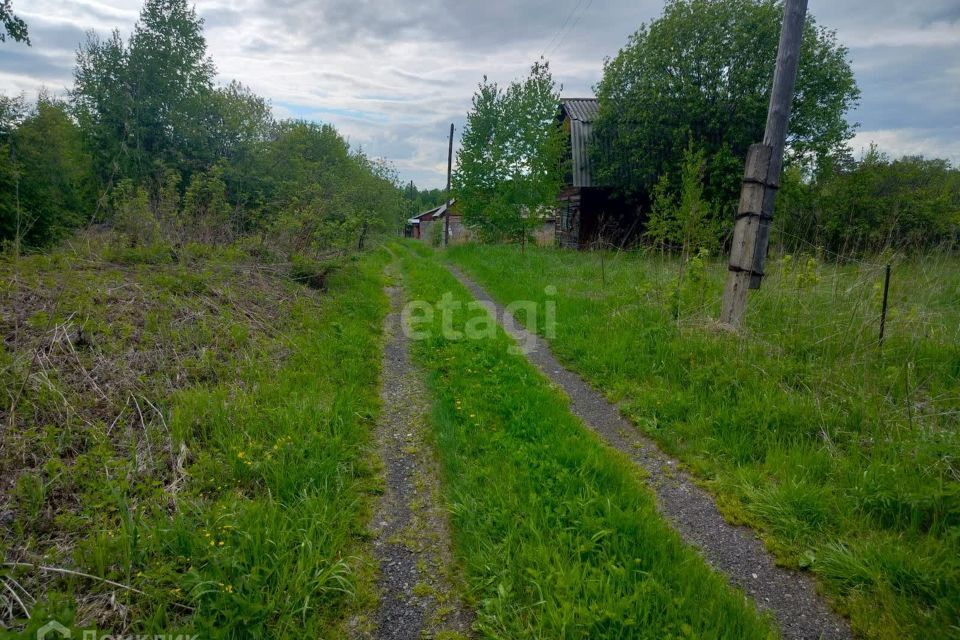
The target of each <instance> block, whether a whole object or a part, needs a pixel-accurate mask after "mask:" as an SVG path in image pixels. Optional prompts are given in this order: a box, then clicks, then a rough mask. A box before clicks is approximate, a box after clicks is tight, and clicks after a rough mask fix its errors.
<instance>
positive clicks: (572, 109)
mask: <svg viewBox="0 0 960 640" xmlns="http://www.w3.org/2000/svg"><path fill="white" fill-rule="evenodd" d="M560 108H561V109H562V110H563V115H564V116H565V117H566V118H567V119H568V120H569V121H570V148H571V151H572V155H573V157H572V161H573V165H572V167H571V170H572V173H573V186H575V187H592V186H593V172H592V167H591V166H590V142H591V141H592V140H593V122H594V120H596V118H597V115H598V114H599V113H600V101H599V100H597V99H596V98H564V99H561V100H560Z"/></svg>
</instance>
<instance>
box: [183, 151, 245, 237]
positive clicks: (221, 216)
mask: <svg viewBox="0 0 960 640" xmlns="http://www.w3.org/2000/svg"><path fill="white" fill-rule="evenodd" d="M230 212H231V207H230V203H229V202H227V185H226V184H225V183H224V181H223V169H222V168H220V167H218V166H214V167H213V168H211V169H209V170H207V171H198V172H197V173H195V174H193V178H191V180H190V186H188V187H187V191H186V193H184V195H183V217H184V218H185V219H186V220H187V221H189V224H190V225H192V226H193V230H192V232H191V233H190V234H189V235H190V237H191V238H195V239H196V240H198V241H199V242H213V241H215V240H220V241H224V240H229V239H232V237H233V229H232V225H231V221H230Z"/></svg>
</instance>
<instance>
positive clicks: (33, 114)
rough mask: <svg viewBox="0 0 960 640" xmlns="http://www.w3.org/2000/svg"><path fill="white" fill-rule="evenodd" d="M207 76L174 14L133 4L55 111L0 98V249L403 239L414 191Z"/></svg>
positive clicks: (168, 6)
mask: <svg viewBox="0 0 960 640" xmlns="http://www.w3.org/2000/svg"><path fill="white" fill-rule="evenodd" d="M4 11H5V13H4V20H5V23H6V22H7V21H8V20H9V21H10V22H9V24H8V26H7V27H6V28H7V29H8V32H9V33H10V34H11V35H12V36H13V37H14V38H15V39H19V40H23V39H25V38H26V25H25V24H23V23H22V21H18V22H13V21H14V20H19V19H16V18H15V17H14V16H13V14H12V12H11V11H10V7H9V2H8V1H7V3H6V4H5V5H4ZM10 25H13V26H12V29H13V30H12V31H10V29H11V26H10ZM17 36H22V37H20V38H18V37H17ZM215 73H216V70H215V67H214V64H213V61H212V60H211V59H210V57H209V56H208V54H207V45H206V40H205V38H204V34H203V19H202V18H200V17H199V16H198V15H197V14H196V12H195V10H194V9H192V8H191V7H189V6H188V4H187V2H186V0H147V1H146V3H145V4H144V6H143V8H142V11H141V13H140V18H139V21H138V22H137V24H136V26H135V27H134V29H133V32H132V34H131V35H130V37H129V38H128V39H127V40H126V41H125V40H124V39H123V38H122V37H121V35H120V33H119V32H118V31H114V32H113V33H112V34H111V35H110V36H108V37H106V38H101V37H98V36H97V35H95V34H93V33H91V34H89V35H88V37H87V40H86V41H85V42H84V43H82V44H81V45H80V47H79V50H78V53H77V59H76V67H75V70H74V83H73V87H72V89H71V90H70V91H69V94H68V96H67V97H66V98H65V99H61V98H57V97H54V96H51V95H49V94H47V93H41V94H40V95H39V97H38V99H37V100H36V102H35V103H34V104H27V102H26V100H25V99H24V97H22V96H20V97H4V96H0V158H2V165H0V241H2V242H3V243H5V244H6V245H16V246H17V247H18V248H19V247H30V246H39V245H43V244H46V243H49V242H52V241H55V240H57V239H58V238H61V237H63V236H64V235H65V234H68V233H70V232H71V230H72V229H74V228H76V227H77V226H79V225H83V224H88V223H90V222H106V223H110V224H112V225H113V226H115V227H116V228H117V229H118V230H119V231H120V232H121V233H122V234H123V235H124V236H125V237H126V239H127V240H128V241H129V242H130V243H131V244H137V243H152V242H171V243H183V242H188V241H205V242H221V241H228V240H232V239H235V238H238V237H241V236H244V235H249V234H262V235H263V236H264V237H268V238H270V239H271V240H272V241H275V242H277V243H279V244H280V245H282V246H283V247H284V248H286V249H289V250H292V251H306V250H325V249H328V248H331V247H334V248H335V247H345V246H355V245H359V244H362V243H363V240H364V238H365V237H367V236H368V235H369V234H373V233H377V232H383V231H388V230H389V231H394V230H396V229H398V228H400V227H401V225H402V221H403V218H404V217H405V214H406V212H407V209H408V208H409V206H410V203H409V202H408V200H409V198H410V197H414V198H416V197H420V193H419V192H418V191H416V192H415V193H413V194H412V196H411V194H410V193H409V190H402V189H401V188H400V186H399V181H398V179H397V176H396V173H395V171H394V170H393V169H392V167H391V166H389V165H388V164H387V163H385V162H384V161H381V160H378V159H374V158H370V157H369V156H367V155H366V154H365V153H364V152H363V151H362V149H351V148H350V145H349V144H348V143H347V141H346V140H345V139H344V137H343V136H342V135H341V134H340V133H339V132H338V131H337V130H336V129H335V128H334V127H333V126H331V125H328V124H317V123H313V122H306V121H302V120H279V121H278V120H276V119H275V118H274V116H273V114H272V111H271V108H270V105H269V103H268V102H267V101H266V100H265V99H264V98H262V97H260V96H258V95H256V94H255V93H254V92H253V91H251V90H250V89H249V88H247V87H245V86H244V85H242V84H240V83H239V82H236V81H234V82H231V83H229V84H227V85H226V86H217V85H216V83H215V81H214V78H215Z"/></svg>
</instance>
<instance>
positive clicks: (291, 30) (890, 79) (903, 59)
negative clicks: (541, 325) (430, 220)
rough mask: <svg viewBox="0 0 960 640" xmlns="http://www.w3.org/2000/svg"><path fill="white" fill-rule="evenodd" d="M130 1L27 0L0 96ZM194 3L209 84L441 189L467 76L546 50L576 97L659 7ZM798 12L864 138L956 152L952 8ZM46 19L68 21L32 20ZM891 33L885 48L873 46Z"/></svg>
mask: <svg viewBox="0 0 960 640" xmlns="http://www.w3.org/2000/svg"><path fill="white" fill-rule="evenodd" d="M138 2H139V0H98V2H96V3H90V4H88V3H86V2H82V1H74V2H70V3H69V6H68V8H67V9H64V6H65V5H64V4H63V3H62V0H33V3H34V5H33V6H31V11H33V12H34V14H31V15H32V16H33V17H32V19H31V20H29V21H28V22H30V27H31V36H32V38H33V39H34V47H32V48H30V49H26V48H22V49H15V48H13V47H11V46H9V43H5V45H3V46H0V91H4V90H5V91H9V89H10V87H21V86H22V85H23V82H22V79H23V77H30V78H33V80H34V81H35V82H36V84H37V85H39V84H40V83H47V84H48V85H49V84H51V83H55V82H64V83H69V78H70V76H71V70H72V65H73V55H72V54H73V52H74V51H75V50H76V47H77V45H78V44H79V43H80V42H81V41H82V40H83V37H84V35H83V32H84V31H85V30H86V29H91V28H92V29H96V30H97V31H98V32H99V33H101V34H106V33H107V31H108V30H109V28H111V27H113V26H116V27H119V28H120V29H121V31H122V32H124V33H127V32H129V30H130V28H131V27H132V25H133V22H134V21H135V19H136V16H135V13H131V12H132V11H135V9H136V6H137V4H138ZM196 2H197V9H198V12H199V13H200V15H201V16H202V17H203V18H204V19H205V21H206V27H207V34H208V40H209V42H210V48H211V50H210V53H211V55H212V57H213V58H214V61H215V62H216V63H217V65H218V68H219V69H220V70H221V73H222V74H223V75H222V76H221V77H222V79H223V80H228V79H231V78H236V79H237V80H240V81H241V82H244V83H245V84H248V85H250V86H251V87H253V88H254V89H255V90H257V91H258V92H260V93H262V94H264V95H265V96H266V97H268V98H270V99H271V100H272V101H273V102H274V103H275V104H277V105H283V107H285V108H289V109H290V110H291V111H292V112H294V113H297V114H313V116H314V117H316V118H317V119H319V120H324V121H327V122H331V123H333V124H335V125H336V126H338V127H339V128H341V130H342V131H343V132H344V134H345V135H347V136H348V137H349V138H350V140H351V142H352V143H353V144H354V145H355V146H360V145H362V146H363V147H364V149H365V150H366V151H367V152H368V153H370V154H371V155H374V156H384V157H387V158H389V159H392V160H394V161H395V163H396V165H397V167H398V168H399V170H400V171H401V176H402V177H403V178H405V179H409V178H413V179H416V180H418V181H421V182H422V184H423V185H424V186H440V185H442V184H443V182H444V171H445V165H446V135H447V131H448V127H449V124H450V122H451V121H453V122H454V123H455V124H456V126H457V130H458V131H461V130H462V128H461V127H462V124H463V121H464V117H465V114H466V112H467V110H468V109H469V106H470V97H471V94H472V92H473V90H474V88H475V87H476V83H477V82H478V81H479V80H480V79H481V76H482V75H483V74H488V75H489V76H490V77H491V78H492V79H495V80H497V81H499V82H508V81H510V80H511V79H513V78H515V77H517V76H519V75H521V74H522V73H524V71H525V69H526V68H527V67H528V66H529V64H530V63H531V62H532V61H533V60H534V59H535V58H536V57H537V56H538V55H540V53H542V52H544V51H545V50H548V52H550V50H552V55H550V56H549V58H550V59H551V66H552V69H553V71H554V75H555V77H556V78H557V80H558V81H559V82H561V83H562V84H563V93H564V95H567V96H574V95H585V94H589V93H591V92H592V87H593V85H594V84H595V83H596V82H597V81H598V80H599V79H600V75H601V73H602V66H603V60H604V58H605V57H607V56H612V55H615V54H616V52H617V51H618V50H619V49H620V48H621V47H622V46H623V45H624V44H625V43H626V41H627V38H628V36H629V35H630V34H631V33H633V32H634V31H635V30H636V29H637V28H638V27H639V26H640V25H641V24H642V23H644V22H649V21H650V20H651V19H654V18H656V17H657V16H658V15H659V14H660V12H661V11H662V7H663V2H662V0H604V1H603V2H600V1H599V0H552V1H551V0H469V1H466V0H464V1H455V2H450V1H446V2H445V1H444V0H421V1H419V2H416V3H414V2H412V1H410V0H406V1H401V0H196ZM111 7H113V8H111ZM575 7H579V9H578V11H577V13H576V15H575V16H574V17H573V18H572V19H571V20H570V21H569V22H568V24H567V28H566V29H564V30H563V31H562V32H561V31H560V30H561V27H562V25H563V24H564V21H565V20H566V19H567V16H568V15H570V12H571V10H573V9H574V8H575ZM810 11H811V13H812V14H814V15H815V16H816V18H817V20H818V22H819V23H820V24H822V25H824V26H826V27H829V28H832V29H836V30H837V36H838V38H839V40H840V41H841V42H846V43H848V44H850V45H851V57H852V59H853V62H854V64H855V70H856V72H857V78H858V81H859V83H860V85H861V88H862V90H863V100H862V105H861V107H860V108H859V109H858V110H857V111H856V112H855V113H854V114H852V118H853V119H854V120H859V121H860V122H862V124H863V126H862V130H863V131H864V132H866V133H869V132H877V135H878V136H880V137H879V139H880V140H881V141H884V142H886V143H889V144H891V145H893V146H897V145H899V146H901V147H902V148H904V149H907V148H915V147H917V145H919V144H920V143H919V142H917V140H919V139H922V141H923V144H924V145H928V146H929V145H931V144H933V143H934V141H935V140H936V136H935V135H932V134H930V132H929V129H931V128H933V129H936V130H939V131H941V132H942V133H941V136H942V139H943V141H944V142H943V148H944V149H945V150H951V149H957V148H958V145H960V132H958V130H957V129H956V128H955V127H953V123H955V122H957V121H960V118H958V117H957V116H958V115H960V114H958V107H957V105H960V81H958V80H960V43H957V44H955V45H952V46H951V45H950V42H949V35H950V31H949V30H947V31H944V25H946V24H955V23H957V22H960V5H958V4H957V2H956V0H923V2H903V1H901V0H896V1H895V0H844V1H843V2H837V1H836V0H810ZM53 14H58V15H64V14H69V20H67V19H64V18H57V19H47V18H46V17H45V16H46V15H53ZM928 29H934V30H935V29H940V31H939V32H938V33H939V35H938V38H939V40H938V43H939V44H938V45H937V48H936V50H935V51H936V55H935V56H933V55H932V54H931V51H932V48H931V47H925V46H920V45H924V44H925V43H924V34H925V33H927V31H925V30H928ZM930 33H932V31H931V32H930ZM904 34H906V35H904ZM944 34H946V35H944ZM898 36H901V37H899V40H900V45H901V46H897V47H893V46H887V44H888V43H885V42H884V39H885V38H888V37H892V38H893V39H897V37H898ZM551 39H552V40H553V42H552V44H551ZM548 44H549V45H550V47H548ZM951 127H953V128H951ZM921 129H922V130H923V133H922V135H921V134H919V133H917V131H919V130H921ZM908 130H909V131H910V132H912V133H909V132H908ZM898 131H899V132H900V133H897V132H898ZM911 145H912V146H911Z"/></svg>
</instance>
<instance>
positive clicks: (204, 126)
mask: <svg viewBox="0 0 960 640" xmlns="http://www.w3.org/2000/svg"><path fill="white" fill-rule="evenodd" d="M214 74H215V69H214V66H213V62H212V61H211V60H210V58H208V57H207V42H206V39H205V38H204V36H203V19H202V18H200V17H198V16H197V14H196V11H195V10H194V9H191V8H190V7H188V5H187V1H186V0H147V1H146V4H144V6H143V9H142V10H141V12H140V20H139V22H137V25H136V27H134V30H133V35H131V37H130V45H129V49H128V55H127V73H126V75H127V81H128V83H129V90H130V95H131V96H132V98H133V101H132V105H133V131H132V133H133V136H134V139H135V141H136V146H137V151H138V152H139V153H140V154H142V155H143V156H144V158H143V160H144V161H145V162H150V163H151V164H153V165H155V166H156V165H158V164H162V165H167V166H174V167H182V169H183V170H185V171H193V170H196V169H199V168H201V167H202V166H204V165H205V164H207V163H209V161H210V160H212V153H211V151H212V147H213V141H212V140H211V138H210V129H209V126H208V125H209V120H208V118H207V117H206V116H207V114H206V113H205V106H206V105H207V104H208V103H209V97H210V93H211V91H212V90H213V76H214ZM142 169H143V170H146V169H152V167H143V168H142Z"/></svg>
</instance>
